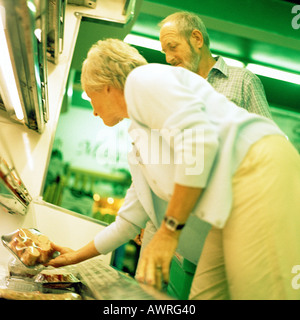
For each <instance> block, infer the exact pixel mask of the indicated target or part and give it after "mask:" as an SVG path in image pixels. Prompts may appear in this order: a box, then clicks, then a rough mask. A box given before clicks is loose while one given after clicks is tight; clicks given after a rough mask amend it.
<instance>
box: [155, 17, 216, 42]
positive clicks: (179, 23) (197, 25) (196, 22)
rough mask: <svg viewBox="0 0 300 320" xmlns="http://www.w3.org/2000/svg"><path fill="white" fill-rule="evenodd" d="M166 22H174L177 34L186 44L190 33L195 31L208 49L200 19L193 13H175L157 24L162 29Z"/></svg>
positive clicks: (205, 33) (206, 38)
mask: <svg viewBox="0 0 300 320" xmlns="http://www.w3.org/2000/svg"><path fill="white" fill-rule="evenodd" d="M167 22H174V23H175V25H176V27H177V30H178V32H179V34H181V35H182V36H183V37H184V38H185V39H186V40H187V41H188V42H189V39H190V37H191V34H192V31H193V30H195V29H197V30H199V31H200V32H201V33H202V36H203V41H204V44H205V45H206V46H207V47H208V48H209V44H210V41H209V36H208V33H207V30H206V27H205V24H204V23H203V21H202V19H201V18H200V17H199V16H198V15H197V14H195V13H191V12H186V11H182V12H175V13H173V14H171V15H169V16H167V17H166V18H165V19H164V20H162V21H161V22H160V23H159V26H160V27H162V26H163V25H164V24H165V23H167Z"/></svg>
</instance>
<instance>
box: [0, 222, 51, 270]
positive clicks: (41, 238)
mask: <svg viewBox="0 0 300 320" xmlns="http://www.w3.org/2000/svg"><path fill="white" fill-rule="evenodd" d="M1 239H2V242H3V244H4V245H5V246H6V247H7V248H8V249H9V250H10V251H11V252H12V253H13V254H14V255H15V256H16V257H17V258H18V259H20V261H21V262H22V263H23V264H24V265H25V266H26V267H29V268H32V267H33V268H34V267H36V266H37V265H40V264H44V263H46V262H47V261H49V260H50V259H52V258H53V255H54V253H55V251H54V249H53V248H52V246H51V242H50V240H49V239H48V237H46V236H45V235H43V234H42V233H41V232H40V231H38V230H36V229H32V228H31V229H24V228H23V229H18V230H16V231H14V232H12V233H10V234H7V235H3V236H2V237H1Z"/></svg>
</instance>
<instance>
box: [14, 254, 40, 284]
mask: <svg viewBox="0 0 300 320" xmlns="http://www.w3.org/2000/svg"><path fill="white" fill-rule="evenodd" d="M44 268H45V266H43V265H42V264H40V265H37V266H35V267H34V268H33V267H27V266H25V265H24V264H23V263H22V262H21V261H20V260H19V259H18V258H16V257H15V256H14V257H12V258H11V259H10V260H9V261H8V272H9V276H10V277H14V278H29V279H32V278H33V277H34V276H36V275H37V274H38V273H39V272H41V271H42V270H43V269H44Z"/></svg>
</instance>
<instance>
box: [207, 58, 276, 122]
mask: <svg viewBox="0 0 300 320" xmlns="http://www.w3.org/2000/svg"><path fill="white" fill-rule="evenodd" d="M216 59H217V62H216V64H215V65H214V66H213V68H212V69H211V71H210V73H209V74H208V77H207V81H208V82H209V83H210V84H211V85H212V86H213V87H214V88H215V89H216V90H217V91H218V92H219V93H222V94H224V95H225V96H226V97H227V98H228V99H229V100H231V101H232V102H234V103H235V104H237V105H238V106H240V107H242V108H244V109H246V110H248V111H249V112H251V113H257V114H259V115H262V116H265V117H267V118H270V119H272V116H271V113H270V109H269V105H268V102H267V99H266V96H265V91H264V88H263V85H262V83H261V81H260V79H259V78H258V77H257V76H256V75H255V74H253V73H252V72H251V71H249V70H247V69H245V68H238V67H231V66H228V65H227V64H226V63H225V61H224V59H223V58H222V57H216Z"/></svg>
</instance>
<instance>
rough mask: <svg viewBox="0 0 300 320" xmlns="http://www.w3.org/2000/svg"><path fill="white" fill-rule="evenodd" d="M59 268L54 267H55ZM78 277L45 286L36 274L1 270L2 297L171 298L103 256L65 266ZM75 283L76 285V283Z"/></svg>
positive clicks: (63, 298) (61, 298) (0, 288)
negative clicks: (61, 285)
mask: <svg viewBox="0 0 300 320" xmlns="http://www.w3.org/2000/svg"><path fill="white" fill-rule="evenodd" d="M59 269H60V268H57V269H55V270H56V271H57V270H59ZM63 270H64V271H67V272H71V273H72V275H74V277H75V278H76V279H77V280H78V282H74V283H73V285H70V286H69V287H64V288H58V286H56V287H55V286H53V287H52V288H50V287H49V286H42V287H41V284H40V283H39V282H38V281H37V277H28V276H20V275H17V274H15V273H14V272H13V271H12V268H10V270H9V271H7V272H6V274H5V272H4V270H0V298H2V299H10V300H13V299H15V300H171V299H172V298H171V297H169V296H168V295H167V294H165V293H163V292H160V291H157V290H155V289H154V288H152V287H149V286H146V285H143V284H140V283H138V282H137V281H136V280H134V279H133V278H132V277H130V276H128V275H127V274H125V273H122V272H119V271H117V270H116V269H114V268H112V267H110V266H108V265H107V264H106V263H105V262H103V260H102V259H101V256H98V257H95V258H92V259H89V260H86V261H83V262H81V263H78V264H76V265H71V266H67V267H64V268H63ZM75 284H76V285H75Z"/></svg>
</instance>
